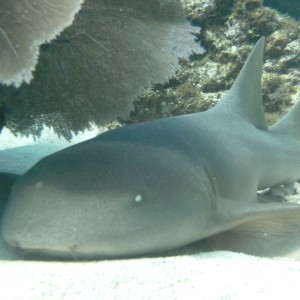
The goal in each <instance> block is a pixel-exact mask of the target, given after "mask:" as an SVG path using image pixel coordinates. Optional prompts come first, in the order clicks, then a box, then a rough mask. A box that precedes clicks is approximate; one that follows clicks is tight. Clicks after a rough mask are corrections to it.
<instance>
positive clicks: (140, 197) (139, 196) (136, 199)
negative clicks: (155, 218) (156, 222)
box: [134, 194, 143, 203]
mask: <svg viewBox="0 0 300 300" xmlns="http://www.w3.org/2000/svg"><path fill="white" fill-rule="evenodd" d="M142 201H143V196H142V195H141V194H137V195H136V196H135V197H134V202H136V203H140V202H142Z"/></svg>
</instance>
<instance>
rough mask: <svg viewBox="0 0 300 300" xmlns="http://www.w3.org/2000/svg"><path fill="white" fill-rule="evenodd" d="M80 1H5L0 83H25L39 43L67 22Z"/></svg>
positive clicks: (0, 26) (1, 19)
mask: <svg viewBox="0 0 300 300" xmlns="http://www.w3.org/2000/svg"><path fill="white" fill-rule="evenodd" d="M82 2H83V0H75V1H74V0H65V1H63V2H62V1H58V0H51V1H50V2H47V1H35V2H32V1H16V0H11V1H5V0H1V1H0V3H1V10H0V44H1V48H0V66H1V68H0V82H2V83H4V84H7V85H9V84H13V85H15V86H16V87H18V86H20V85H21V83H22V82H23V81H25V82H27V83H29V82H30V80H31V79H32V72H33V71H34V69H35V66H36V64H37V60H38V55H39V46H40V45H41V44H43V43H45V42H49V41H50V40H52V39H54V38H55V37H56V36H57V35H58V34H59V33H60V32H61V31H62V30H63V29H64V28H66V27H67V26H69V25H71V23H72V22H73V19H74V16H75V14H76V13H77V12H78V10H79V9H80V7H81V4H82Z"/></svg>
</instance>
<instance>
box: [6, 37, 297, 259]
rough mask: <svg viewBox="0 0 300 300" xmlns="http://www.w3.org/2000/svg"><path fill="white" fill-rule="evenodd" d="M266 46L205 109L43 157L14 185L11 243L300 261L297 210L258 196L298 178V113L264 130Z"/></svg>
mask: <svg viewBox="0 0 300 300" xmlns="http://www.w3.org/2000/svg"><path fill="white" fill-rule="evenodd" d="M263 52H264V38H261V39H259V41H258V42H257V44H256V45H255V47H254V48H253V50H252V52H251V54H250V55H249V57H248V59H247V61H246V62H245V64H244V66H243V68H242V70H241V71H240V73H239V75H238V77H237V79H236V80H235V82H234V84H233V85H232V87H231V89H230V90H229V91H228V92H227V94H226V95H225V97H224V98H223V99H222V100H221V101H220V102H219V103H218V104H217V105H216V106H215V107H213V108H211V109H209V110H208V111H206V112H200V113H194V114H188V115H182V116H176V117H170V118H164V119H160V120H156V121H151V122H145V123H140V124H135V125H129V126H124V127H121V128H117V129H114V130H111V131H108V132H105V133H103V134H101V135H99V136H97V137H95V138H93V139H91V140H87V141H85V142H82V143H79V144H76V145H74V146H71V147H69V148H66V149H63V150H61V151H58V152H56V153H54V154H52V155H49V156H47V157H45V158H43V159H42V160H40V161H39V162H38V163H37V164H36V165H35V166H33V167H32V168H31V169H30V170H29V171H28V172H27V173H25V174H24V175H23V176H21V177H20V178H19V179H18V180H17V181H16V183H15V184H14V186H13V188H12V193H11V195H10V197H9V199H8V203H7V206H6V208H5V211H4V215H3V219H2V234H3V236H4V238H5V240H6V241H7V242H8V243H9V244H10V245H12V246H14V247H18V248H21V249H24V250H25V251H26V252H28V253H35V254H43V255H48V256H53V257H56V258H71V259H72V258H76V259H98V258H100V259H101V258H118V257H131V256H145V255H152V254H155V253H162V252H164V251H169V250H173V249H177V248H179V247H181V246H184V245H188V244H190V243H193V242H195V241H199V240H202V239H206V241H207V242H206V246H205V247H206V248H207V249H210V250H215V249H223V250H235V251H242V252H245V253H250V254H254V255H262V256H274V255H291V256H297V250H298V248H299V246H300V231H299V230H300V205H297V204H290V203H278V202H276V201H273V200H272V199H271V201H269V202H267V203H265V202H262V201H259V200H260V198H259V197H258V196H257V191H258V190H261V189H265V188H268V187H271V186H274V185H277V184H285V183H289V182H292V181H294V180H297V179H300V141H299V139H300V126H299V123H300V105H299V104H295V105H294V107H293V108H291V110H290V111H289V112H288V113H287V115H286V116H285V117H283V118H282V119H281V120H279V121H278V122H277V123H276V124H274V125H273V126H271V127H269V128H268V126H267V123H266V120H265V116H264V112H263V106H262V96H261V75H262V66H263Z"/></svg>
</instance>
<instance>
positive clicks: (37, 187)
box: [35, 181, 44, 190]
mask: <svg viewBox="0 0 300 300" xmlns="http://www.w3.org/2000/svg"><path fill="white" fill-rule="evenodd" d="M43 186H44V184H43V182H42V181H38V182H37V183H36V184H35V187H36V189H37V190H39V189H41V188H42V187H43Z"/></svg>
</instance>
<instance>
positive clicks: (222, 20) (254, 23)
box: [128, 0, 300, 124]
mask: <svg viewBox="0 0 300 300" xmlns="http://www.w3.org/2000/svg"><path fill="white" fill-rule="evenodd" d="M183 2H184V4H185V8H186V11H187V14H188V16H189V18H190V19H191V20H192V22H193V23H195V24H198V25H200V26H201V27H202V31H201V33H200V34H199V36H198V38H199V40H200V41H201V44H202V45H203V46H204V48H205V49H206V53H205V54H204V55H198V56H194V57H193V58H192V59H191V60H190V61H185V62H183V63H182V69H181V70H180V72H179V73H178V75H177V77H176V79H175V80H173V81H172V82H170V83H169V84H166V85H165V88H164V89H160V91H159V93H157V94H156V96H155V97H154V98H155V99H156V101H165V102H167V103H169V107H170V113H171V114H172V115H177V114H182V113H191V112H197V111H202V110H205V109H207V108H209V107H210V106H212V105H214V104H215V103H216V102H217V101H218V100H219V99H220V98H221V97H222V95H224V93H225V91H226V90H227V89H229V88H230V86H231V84H232V83H233V80H234V79H235V77H236V75H237V73H238V72H239V70H240V69H241V67H242V65H243V63H244V61H245V59H246V57H247V55H248V54H249V52H250V50H251V47H252V46H253V44H254V43H255V41H256V40H257V39H258V38H259V37H260V36H263V35H264V36H266V51H265V64H264V73H263V101H264V105H265V111H266V117H267V120H268V121H269V123H270V124H271V123H273V122H274V121H275V120H276V119H277V118H278V117H279V116H281V115H282V114H284V113H285V112H286V111H287V110H288V107H290V106H291V105H292V104H293V103H294V101H295V95H296V94H297V92H298V91H299V89H300V88H299V86H300V74H299V73H300V71H299V66H300V55H299V53H300V39H299V35H300V26H299V22H297V21H295V20H294V19H292V18H290V17H289V16H282V15H281V14H278V12H277V11H275V10H273V9H270V8H268V7H265V6H263V1H261V0H245V1H239V0H235V1H224V2H222V1H212V0H184V1H183ZM225 2H226V5H225ZM154 93H155V90H154ZM142 101H146V102H147V101H148V100H147V99H146V100H145V99H144V98H142V99H141V102H142ZM148 104H149V102H148ZM155 105H156V106H157V107H158V104H157V103H155ZM135 107H136V111H135V112H134V113H133V114H132V116H134V122H138V121H144V120H146V119H147V114H142V117H141V118H139V113H140V109H141V108H142V107H147V109H148V110H151V108H149V106H147V104H145V106H144V105H143V104H142V103H140V104H139V105H138V106H137V105H136V106H135ZM159 117H163V115H162V114H161V112H159V111H158V113H157V115H156V118H159ZM154 118H155V116H154V115H153V114H152V115H151V119H154ZM128 122H129V123H130V122H131V121H130V120H129V121H128Z"/></svg>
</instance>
